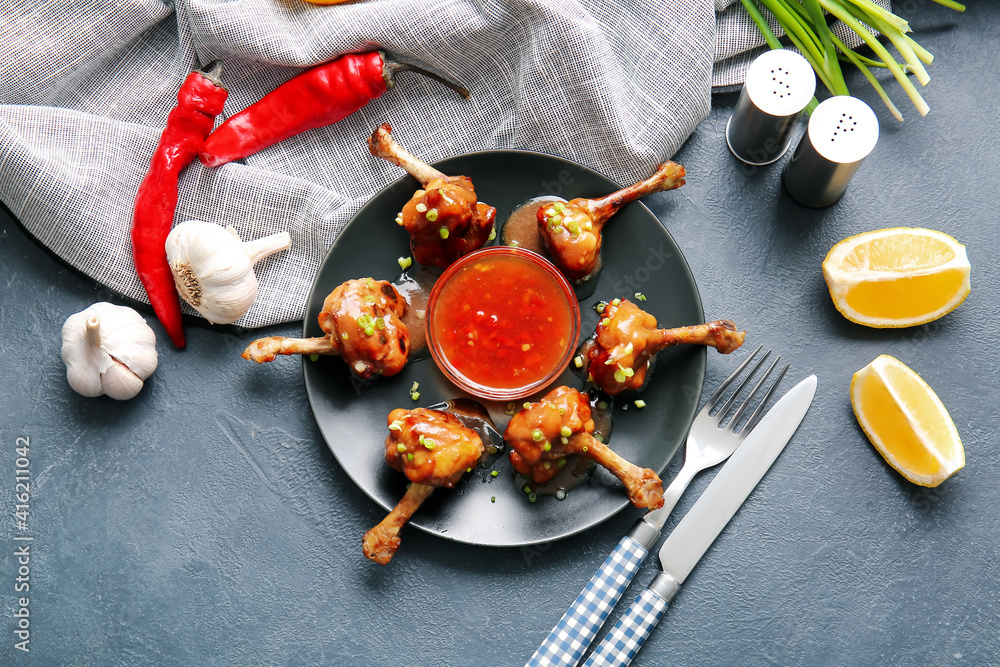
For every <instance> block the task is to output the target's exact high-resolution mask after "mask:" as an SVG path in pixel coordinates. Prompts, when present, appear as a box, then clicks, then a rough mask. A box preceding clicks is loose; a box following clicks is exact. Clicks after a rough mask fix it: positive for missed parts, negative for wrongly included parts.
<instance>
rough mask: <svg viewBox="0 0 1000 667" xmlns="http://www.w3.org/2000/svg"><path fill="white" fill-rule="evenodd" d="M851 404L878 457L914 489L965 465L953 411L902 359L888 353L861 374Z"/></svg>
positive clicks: (853, 385) (932, 483)
mask: <svg viewBox="0 0 1000 667" xmlns="http://www.w3.org/2000/svg"><path fill="white" fill-rule="evenodd" d="M851 405H852V406H853V408H854V415H855V416H856V417H857V419H858V423H859V424H861V428H862V429H863V430H864V432H865V434H866V435H867V436H868V439H869V440H871V443H872V445H873V446H874V447H875V449H877V450H878V453H879V454H881V455H882V457H883V458H885V460H886V462H887V463H888V464H889V465H891V466H892V467H893V468H895V469H896V470H897V471H899V473H900V474H901V475H902V476H903V477H905V478H906V479H908V480H910V481H911V482H913V483H914V484H919V485H921V486H937V485H938V484H940V483H941V482H943V481H944V480H946V479H948V478H949V477H951V476H952V475H953V474H954V473H955V472H956V471H957V470H959V469H961V468H962V467H963V466H964V465H965V450H964V449H963V448H962V440H961V438H959V436H958V429H956V428H955V422H954V421H952V419H951V415H949V414H948V410H947V408H945V407H944V404H943V403H941V399H939V398H938V397H937V394H935V393H934V390H933V389H931V388H930V386H929V385H928V384H927V383H926V382H924V380H923V379H922V378H921V377H920V376H919V375H917V374H916V373H915V372H913V370H912V369H910V368H909V367H908V366H907V365H906V364H904V363H903V362H901V361H900V360H899V359H896V358H895V357H891V356H889V355H887V354H883V355H881V356H880V357H878V358H877V359H875V360H874V361H872V362H871V363H870V364H868V365H867V366H865V367H864V368H862V369H861V370H859V371H858V372H857V373H855V374H854V379H853V380H852V381H851Z"/></svg>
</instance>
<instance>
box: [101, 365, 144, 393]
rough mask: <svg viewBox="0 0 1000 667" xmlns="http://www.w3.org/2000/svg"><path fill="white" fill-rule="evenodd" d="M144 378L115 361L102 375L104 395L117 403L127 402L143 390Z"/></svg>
mask: <svg viewBox="0 0 1000 667" xmlns="http://www.w3.org/2000/svg"><path fill="white" fill-rule="evenodd" d="M142 384H143V382H142V378H141V377H139V376H138V375H136V374H135V373H133V372H132V371H130V370H129V368H128V366H126V365H125V364H123V363H121V362H120V361H114V362H113V363H112V364H111V365H110V366H108V369H107V370H106V371H104V372H103V373H101V387H102V389H103V390H104V393H105V394H107V395H108V396H110V397H111V398H113V399H115V400H117V401H127V400H128V399H130V398H132V397H133V396H135V395H136V394H138V393H139V390H141V389H142Z"/></svg>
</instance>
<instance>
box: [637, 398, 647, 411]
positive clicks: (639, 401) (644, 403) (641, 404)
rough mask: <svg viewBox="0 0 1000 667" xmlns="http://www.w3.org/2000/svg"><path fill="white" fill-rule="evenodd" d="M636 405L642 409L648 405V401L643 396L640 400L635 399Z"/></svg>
mask: <svg viewBox="0 0 1000 667" xmlns="http://www.w3.org/2000/svg"><path fill="white" fill-rule="evenodd" d="M635 407H637V408H639V409H640V410H641V409H642V408H644V407H646V401H644V400H642V399H641V398H640V399H638V400H636V401H635Z"/></svg>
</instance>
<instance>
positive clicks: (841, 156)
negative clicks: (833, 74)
mask: <svg viewBox="0 0 1000 667" xmlns="http://www.w3.org/2000/svg"><path fill="white" fill-rule="evenodd" d="M878 132H879V126H878V118H876V117H875V112H874V111H872V109H871V107H869V106H868V105H867V104H865V103H864V102H862V101H861V100H859V99H857V98H856V97H850V96H848V95H838V96H835V97H831V98H830V99H828V100H825V101H824V102H822V103H821V104H820V105H819V106H818V107H816V110H815V111H813V112H812V116H811V117H810V118H809V125H808V127H807V128H806V131H805V133H804V134H803V135H802V139H800V140H799V145H798V146H797V147H796V148H795V151H794V152H793V153H792V157H791V159H790V160H789V161H788V162H787V163H786V164H785V169H784V172H783V173H782V176H783V178H782V180H783V181H784V183H785V189H786V190H787V191H788V194H789V195H791V197H792V199H794V200H795V201H797V202H798V203H800V204H802V205H803V206H809V207H812V208H822V207H824V206H830V205H831V204H834V203H835V202H837V200H839V199H840V198H841V197H842V196H843V195H844V192H845V191H846V190H847V186H848V184H849V183H850V181H851V177H853V176H854V174H855V172H857V170H858V168H859V167H860V166H861V163H862V162H863V161H864V159H865V158H866V157H868V155H869V153H871V152H872V150H873V149H874V148H875V144H876V143H877V142H878Z"/></svg>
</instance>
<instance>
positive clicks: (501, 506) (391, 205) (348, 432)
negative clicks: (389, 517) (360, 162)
mask: <svg viewBox="0 0 1000 667" xmlns="http://www.w3.org/2000/svg"><path fill="white" fill-rule="evenodd" d="M435 166H436V167H437V168H438V169H440V170H441V171H443V172H444V173H446V174H465V175H467V176H470V177H471V178H472V180H473V183H475V186H476V194H477V195H478V196H479V198H480V199H481V200H482V201H484V202H487V203H489V204H490V205H492V206H495V207H496V209H497V221H498V223H499V222H502V221H503V220H505V219H506V218H507V216H508V215H509V214H510V213H511V212H512V211H513V210H514V209H515V208H517V207H518V206H519V205H520V204H522V203H523V202H524V201H526V200H528V199H531V198H532V197H537V196H541V195H557V196H561V197H565V198H566V199H572V198H574V197H594V196H602V195H605V194H607V193H609V192H612V191H614V190H617V189H618V188H619V186H618V185H617V184H615V183H613V182H612V181H610V180H608V179H607V178H605V177H604V176H601V175H600V174H598V173H597V172H594V171H592V170H590V169H587V168H586V167H583V166H580V165H578V164H575V163H573V162H570V161H568V160H564V159H562V158H557V157H553V156H550V155H544V154H540V153H531V152H526V151H486V152H482V153H471V154H468V155H460V156H456V157H452V158H448V159H446V160H443V161H441V162H439V163H437V164H436V165H435ZM418 187H419V184H418V183H417V181H416V180H414V179H413V178H411V177H409V176H406V177H404V178H403V179H401V180H399V181H397V182H396V183H393V184H392V185H390V186H388V187H387V188H386V189H384V190H382V191H381V192H379V193H378V194H376V195H375V196H374V197H373V198H372V199H371V201H369V202H368V203H367V204H366V205H365V206H364V208H362V209H361V210H360V211H358V213H357V214H356V215H355V216H354V217H353V218H352V219H351V221H350V222H349V223H348V224H347V226H346V227H345V228H344V230H343V232H341V234H340V235H339V236H338V237H337V240H336V242H335V243H334V244H333V247H331V248H330V252H329V254H328V255H327V257H326V259H325V260H324V261H323V264H322V266H321V267H320V270H319V272H318V274H317V276H316V281H315V282H314V284H313V287H312V290H311V292H310V294H309V302H308V304H307V306H306V313H305V323H304V332H305V334H304V335H305V336H307V337H308V336H321V335H323V332H322V331H321V330H320V328H319V325H318V323H317V319H316V318H317V315H318V314H319V312H320V310H321V309H322V307H323V300H324V299H325V298H326V296H327V295H328V294H329V293H330V292H331V291H332V290H333V288H334V287H336V286H337V285H339V284H340V283H342V282H344V281H345V280H348V279H351V278H363V277H368V276H371V277H374V278H377V279H384V280H389V281H395V280H396V279H397V278H398V277H399V276H400V270H399V265H398V264H397V258H398V257H401V256H403V257H405V256H408V255H409V254H410V250H409V236H408V235H407V234H406V232H405V231H404V230H403V229H402V228H401V227H398V226H397V225H396V224H395V222H394V220H395V218H396V214H397V213H399V211H400V210H401V209H402V207H403V204H405V203H406V202H407V201H408V200H409V198H410V197H411V196H412V195H413V191H414V190H416V189H417V188H418ZM604 260H605V267H604V271H603V273H602V274H601V275H600V277H599V279H598V280H599V283H598V284H597V288H596V290H595V293H594V295H593V296H591V297H590V298H588V299H586V300H584V301H583V302H581V304H580V307H581V311H582V334H581V336H582V337H583V338H586V337H587V336H589V335H590V334H591V333H592V332H593V331H594V327H595V326H596V324H597V319H598V318H597V314H596V313H595V312H594V311H593V309H592V307H591V306H592V305H593V304H594V303H596V302H597V301H599V300H610V299H612V298H614V297H616V296H621V297H628V298H630V299H631V298H632V297H633V295H634V293H635V292H636V291H641V292H642V293H643V294H644V295H645V296H646V299H647V300H646V302H645V303H643V304H641V305H642V307H643V308H644V309H645V310H647V311H648V312H650V313H652V314H653V315H655V316H656V318H657V320H658V321H659V324H660V326H663V327H667V326H681V325H687V324H697V323H700V322H703V321H704V314H703V311H702V305H701V298H700V296H699V294H698V287H697V285H696V284H695V281H694V277H693V276H692V275H691V271H690V269H689V268H688V265H687V262H686V261H685V260H684V257H683V256H682V255H681V251H680V250H679V249H678V247H677V245H676V244H675V243H674V241H673V239H672V238H671V237H670V235H669V234H668V233H667V232H666V231H665V230H664V229H663V227H662V225H660V223H659V221H658V220H657V219H656V217H655V216H654V215H653V214H652V213H650V211H649V209H647V208H646V207H645V206H643V205H642V204H641V203H638V202H636V203H633V204H630V205H629V206H627V207H626V208H625V209H623V210H622V211H621V212H619V213H618V215H617V216H616V217H615V218H614V219H613V220H612V221H611V222H610V223H609V224H608V226H607V227H606V228H605V241H604ZM303 368H304V375H305V384H306V391H307V392H308V395H309V402H310V405H311V406H312V410H313V414H314V415H315V417H316V422H317V423H318V425H319V428H320V431H321V432H322V434H323V437H324V438H325V439H326V442H327V444H328V445H329V447H330V449H331V450H332V451H333V454H334V456H335V457H336V459H337V461H338V462H339V463H340V465H342V466H343V468H344V470H345V471H346V472H347V474H348V475H350V477H351V479H353V480H354V482H355V483H357V485H358V486H359V487H361V489H362V490H363V491H365V493H367V494H368V495H369V496H371V498H372V499H373V500H375V502H377V503H378V504H379V505H381V506H382V507H384V508H385V509H386V510H389V509H390V508H391V507H393V506H394V505H395V504H396V502H397V501H398V500H399V499H400V498H401V497H402V496H403V493H404V490H405V487H406V479H405V477H404V476H403V475H402V474H401V473H399V472H397V471H395V470H392V469H391V468H389V467H388V466H387V465H386V463H385V459H384V452H385V449H384V444H383V443H384V441H385V437H386V434H387V431H386V417H387V415H388V414H389V412H390V411H391V410H393V409H394V408H398V407H417V406H425V407H426V406H430V405H432V404H434V403H439V402H441V401H445V400H447V399H450V398H458V397H461V396H464V394H463V393H462V392H460V391H459V390H458V389H456V388H455V387H454V385H452V384H451V383H450V382H448V381H447V380H446V379H445V378H444V376H443V375H442V374H441V372H440V371H439V370H438V369H437V367H436V366H435V365H434V362H433V361H432V360H431V359H430V358H429V357H428V356H427V355H426V354H424V355H422V356H421V358H419V359H417V360H415V361H412V360H411V363H409V364H407V366H406V368H404V370H403V371H402V372H401V373H399V374H398V375H396V376H393V377H389V378H379V379H377V380H376V381H374V382H371V383H366V384H362V383H359V382H357V381H356V380H354V379H353V377H352V376H351V374H350V373H349V371H348V370H347V366H346V364H344V363H343V362H342V361H341V360H340V359H337V358H335V357H323V358H320V360H319V361H316V362H313V361H309V360H308V359H305V360H304V361H303ZM704 378H705V350H704V348H700V347H687V348H682V347H678V348H673V349H668V350H665V351H663V352H661V353H660V354H659V355H658V361H657V370H656V372H655V374H654V375H653V377H652V380H651V382H650V383H649V387H648V388H647V389H646V391H645V392H644V393H643V395H642V398H643V399H644V400H645V402H646V404H647V407H645V408H644V409H641V410H640V409H637V408H635V406H634V405H632V404H631V401H627V403H628V404H629V405H628V409H627V410H623V409H622V407H623V406H624V405H625V404H626V401H623V400H621V398H620V397H619V399H617V400H616V406H615V411H614V430H613V433H612V436H611V440H610V443H609V444H610V445H611V446H612V447H613V448H614V449H615V450H616V451H617V452H619V453H620V454H621V455H623V456H624V457H625V458H626V459H629V460H630V461H632V462H634V463H636V464H637V465H639V466H642V467H648V468H652V469H653V470H656V471H660V472H662V471H663V469H664V468H666V466H667V464H668V463H669V462H670V459H671V458H673V456H674V454H675V453H676V451H677V449H678V447H679V446H680V444H681V442H682V441H683V439H684V436H685V434H686V433H687V430H688V428H689V427H690V425H691V421H692V419H693V418H694V414H695V411H696V409H697V403H698V400H699V398H700V396H701V390H702V384H703V382H704ZM562 380H563V381H564V383H565V384H569V385H570V386H574V387H578V388H582V385H581V382H580V380H579V379H578V378H577V377H576V376H574V375H573V374H572V373H571V372H569V371H567V373H566V374H565V375H564V376H563V378H562ZM414 382H418V383H419V391H420V399H419V400H418V401H416V402H414V401H412V400H411V399H410V396H409V391H410V387H411V386H412V385H413V383H414ZM493 412H494V414H495V415H497V414H498V413H497V411H496V410H493ZM498 418H499V419H503V418H505V417H504V415H503V413H502V411H501V412H499V416H498ZM497 425H498V427H499V428H500V430H501V431H502V430H503V428H504V427H505V425H506V424H505V423H498V424H497ZM493 469H495V470H498V471H499V472H500V474H499V475H498V476H497V477H491V476H490V474H489V472H490V470H493ZM494 499H495V500H494ZM628 504H629V503H628V500H627V498H626V495H625V491H624V488H623V487H622V486H621V485H620V484H619V483H618V481H617V480H616V479H615V478H614V477H613V476H612V475H611V474H610V473H608V472H606V471H604V470H603V469H599V470H598V471H596V472H595V474H593V475H592V476H591V477H590V478H589V479H588V480H587V481H586V482H584V483H583V484H581V485H580V486H578V487H577V488H575V489H573V490H572V491H570V493H568V494H567V495H566V498H565V500H557V499H556V498H555V497H552V496H542V497H539V498H538V499H537V501H536V502H534V503H532V502H530V501H529V500H528V498H527V496H526V495H525V494H524V493H523V492H522V491H521V490H520V488H519V486H518V485H517V484H516V482H515V476H514V473H513V470H512V469H511V467H510V463H509V462H508V461H507V457H506V455H502V456H500V457H498V458H496V460H494V461H493V462H492V464H491V465H481V466H480V467H479V468H478V469H476V470H474V471H473V472H472V473H471V474H469V475H467V476H466V478H465V479H463V480H462V481H461V482H459V484H458V486H457V487H456V488H455V489H454V490H447V489H439V490H438V491H436V492H435V493H434V495H432V496H431V497H430V498H429V499H428V500H427V501H426V502H425V503H424V504H423V506H422V507H421V508H420V509H419V510H418V512H417V513H416V515H415V516H414V517H413V520H412V521H410V524H411V525H413V526H416V527H418V528H421V529H423V530H425V531H427V532H429V533H433V534H436V535H440V536H442V537H446V538H448V539H452V540H456V541H459V542H466V543H470V544H479V545H488V546H520V545H528V544H537V543H540V542H546V541H549V540H554V539H558V538H561V537H566V536H568V535H572V534H574V533H578V532H580V531H583V530H586V529H588V528H590V527H592V526H594V525H596V524H597V523H599V522H601V521H603V520H605V519H607V518H608V517H610V516H611V515H613V514H614V513H615V512H618V511H619V510H621V509H622V508H624V507H625V506H627V505H628ZM359 539H360V536H359Z"/></svg>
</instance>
